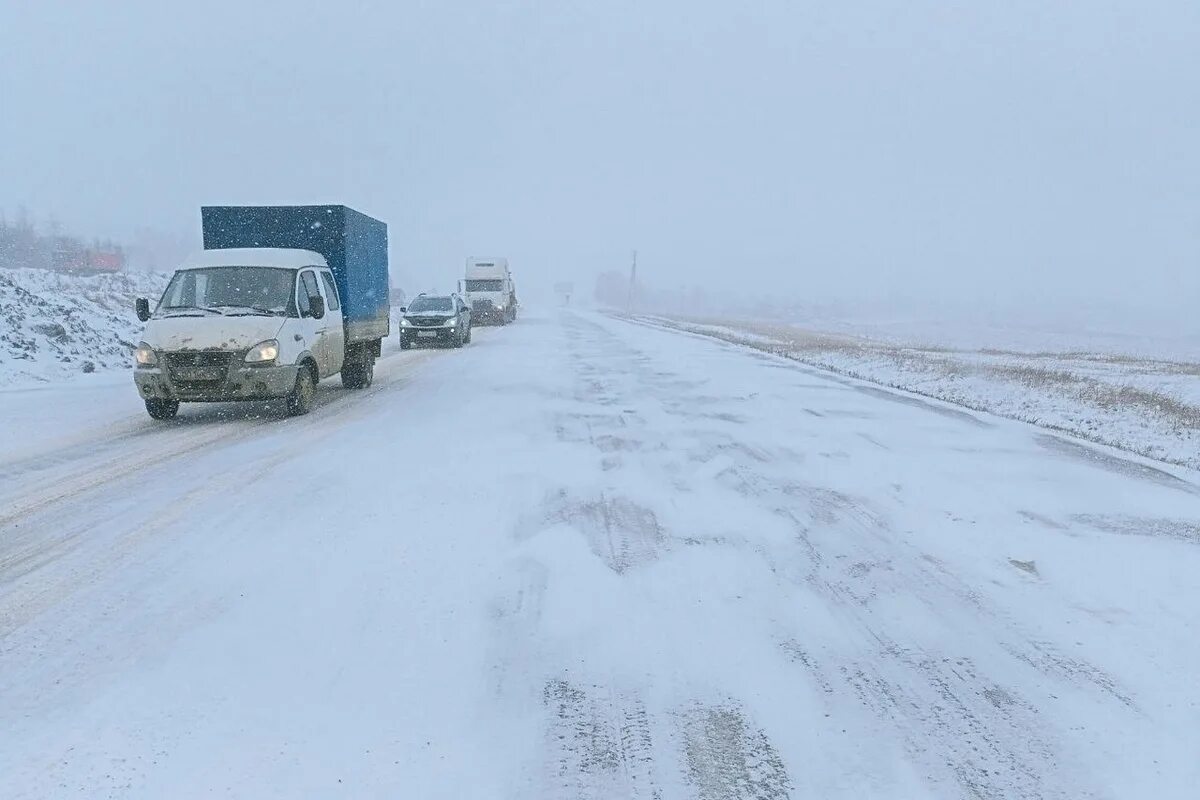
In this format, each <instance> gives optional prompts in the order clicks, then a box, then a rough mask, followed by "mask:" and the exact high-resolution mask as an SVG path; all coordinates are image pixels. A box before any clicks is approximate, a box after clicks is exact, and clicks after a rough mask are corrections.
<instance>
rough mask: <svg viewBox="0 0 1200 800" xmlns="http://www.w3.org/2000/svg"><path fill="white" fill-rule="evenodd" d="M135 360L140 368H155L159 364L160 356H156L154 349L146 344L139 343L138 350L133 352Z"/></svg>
mask: <svg viewBox="0 0 1200 800" xmlns="http://www.w3.org/2000/svg"><path fill="white" fill-rule="evenodd" d="M133 358H134V360H135V361H137V365H138V366H139V367H153V366H154V365H155V364H157V363H158V356H156V355H155V354H154V349H153V348H152V347H150V345H148V344H146V343H145V342H139V343H138V346H137V349H135V350H134V351H133Z"/></svg>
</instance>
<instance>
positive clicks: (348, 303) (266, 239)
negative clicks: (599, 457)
mask: <svg viewBox="0 0 1200 800" xmlns="http://www.w3.org/2000/svg"><path fill="white" fill-rule="evenodd" d="M200 218H201V222H202V225H203V228H204V249H205V250H220V249H225V248H230V247H292V248H298V249H301V250H312V251H314V252H317V253H320V254H321V255H323V256H324V257H325V260H326V261H327V262H328V263H329V266H330V268H331V269H332V270H333V277H334V279H335V280H336V282H337V288H338V294H339V295H341V298H342V318H343V319H344V320H345V326H346V341H347V343H350V342H362V341H369V340H373V339H382V338H383V337H385V336H387V335H388V334H389V333H391V317H390V315H389V306H390V300H389V297H388V291H389V287H390V285H391V282H390V281H389V280H388V240H387V225H386V224H385V223H383V222H380V221H379V220H377V219H374V218H372V217H368V216H367V215H366V214H360V213H359V212H357V211H355V210H354V209H352V208H347V207H346V206H204V207H203V208H201V209H200Z"/></svg>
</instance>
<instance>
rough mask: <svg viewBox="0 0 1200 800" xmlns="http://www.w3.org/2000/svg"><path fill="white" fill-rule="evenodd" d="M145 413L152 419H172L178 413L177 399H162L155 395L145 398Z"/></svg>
mask: <svg viewBox="0 0 1200 800" xmlns="http://www.w3.org/2000/svg"><path fill="white" fill-rule="evenodd" d="M146 413H147V414H149V415H150V416H151V417H152V418H153V419H174V418H175V415H176V414H178V413H179V401H178V400H162V399H160V398H157V397H152V398H148V399H147V400H146Z"/></svg>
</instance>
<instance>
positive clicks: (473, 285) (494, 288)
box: [467, 280, 504, 292]
mask: <svg viewBox="0 0 1200 800" xmlns="http://www.w3.org/2000/svg"><path fill="white" fill-rule="evenodd" d="M467 291H468V292H502V291H504V281H503V280H468V281H467Z"/></svg>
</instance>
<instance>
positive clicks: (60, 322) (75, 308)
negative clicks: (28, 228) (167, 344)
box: [0, 269, 169, 387]
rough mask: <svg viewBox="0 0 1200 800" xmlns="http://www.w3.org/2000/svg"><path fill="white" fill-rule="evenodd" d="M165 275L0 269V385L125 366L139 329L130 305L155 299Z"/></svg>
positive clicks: (73, 376) (55, 378)
mask: <svg viewBox="0 0 1200 800" xmlns="http://www.w3.org/2000/svg"><path fill="white" fill-rule="evenodd" d="M168 277H169V276H167V275H160V274H156V273H142V272H123V273H120V274H117V275H95V276H86V277H85V276H78V275H66V274H62V273H57V272H49V271H46V270H40V269H0V387H3V386H19V385H30V384H37V383H45V382H49V381H55V382H57V381H62V380H64V379H67V378H76V376H80V375H87V374H93V375H94V374H95V373H100V372H104V371H107V370H113V369H126V368H128V367H129V365H130V363H131V361H130V358H131V355H130V354H131V353H132V352H133V348H134V347H135V346H136V345H137V339H136V337H137V333H138V331H140V330H141V323H139V322H138V320H137V317H136V316H134V312H133V301H134V300H135V299H136V298H138V297H149V298H151V300H152V301H155V300H157V299H158V297H159V296H160V295H161V294H162V291H163V289H164V288H165V287H166V285H167V279H168ZM76 379H78V378H76ZM86 380H90V378H89V379H86Z"/></svg>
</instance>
